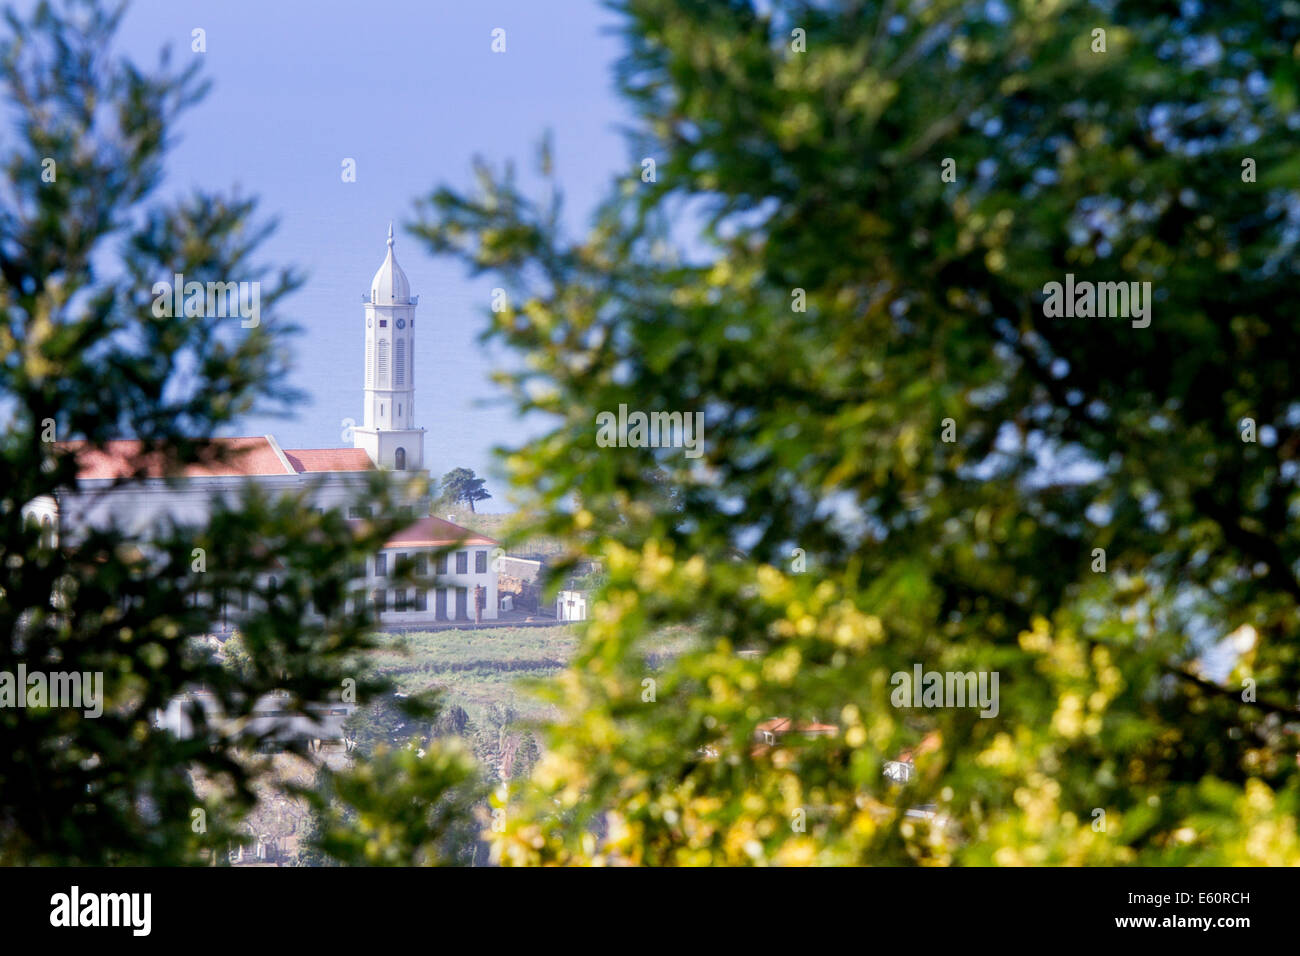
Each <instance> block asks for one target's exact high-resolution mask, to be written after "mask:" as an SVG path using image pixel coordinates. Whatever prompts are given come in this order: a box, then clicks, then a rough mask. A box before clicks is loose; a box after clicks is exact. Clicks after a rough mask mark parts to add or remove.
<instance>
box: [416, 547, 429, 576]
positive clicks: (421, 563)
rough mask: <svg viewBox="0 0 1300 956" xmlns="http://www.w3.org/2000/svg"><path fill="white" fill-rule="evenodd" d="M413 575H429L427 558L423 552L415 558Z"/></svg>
mask: <svg viewBox="0 0 1300 956" xmlns="http://www.w3.org/2000/svg"><path fill="white" fill-rule="evenodd" d="M415 573H416V574H420V575H424V574H428V573H429V556H428V555H427V554H425V553H424V552H423V551H421V552H420V553H419V554H417V555H416V556H415Z"/></svg>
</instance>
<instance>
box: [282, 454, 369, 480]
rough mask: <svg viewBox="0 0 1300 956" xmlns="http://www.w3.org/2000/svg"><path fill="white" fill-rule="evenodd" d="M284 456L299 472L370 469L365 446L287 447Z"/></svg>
mask: <svg viewBox="0 0 1300 956" xmlns="http://www.w3.org/2000/svg"><path fill="white" fill-rule="evenodd" d="M284 457H286V458H288V459H289V464H291V465H293V467H294V470H295V471H297V472H298V473H299V474H302V473H303V472H316V471H370V470H371V469H372V468H374V465H373V464H372V463H371V461H370V456H369V455H367V454H366V452H365V449H364V448H286V449H285V450H284Z"/></svg>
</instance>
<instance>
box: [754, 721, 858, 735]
mask: <svg viewBox="0 0 1300 956" xmlns="http://www.w3.org/2000/svg"><path fill="white" fill-rule="evenodd" d="M754 729H755V730H758V731H764V730H766V731H767V732H768V733H772V734H788V733H790V732H791V731H794V732H795V733H799V734H836V733H839V730H840V729H839V728H838V727H836V726H835V725H834V724H818V723H808V722H807V721H800V722H799V723H797V724H793V725H792V721H791V720H790V718H789V717H773V718H772V719H771V720H765V721H763V722H762V723H761V724H759V725H758V726H757V727H755V728H754Z"/></svg>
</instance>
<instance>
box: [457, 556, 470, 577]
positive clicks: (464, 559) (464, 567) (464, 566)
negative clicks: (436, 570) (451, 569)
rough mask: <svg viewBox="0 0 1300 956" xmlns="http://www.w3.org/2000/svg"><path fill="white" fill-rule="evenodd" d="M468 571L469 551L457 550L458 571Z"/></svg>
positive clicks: (459, 572)
mask: <svg viewBox="0 0 1300 956" xmlns="http://www.w3.org/2000/svg"><path fill="white" fill-rule="evenodd" d="M468 571H469V552H468V551H457V552H456V573H457V574H466V573H467V572H468Z"/></svg>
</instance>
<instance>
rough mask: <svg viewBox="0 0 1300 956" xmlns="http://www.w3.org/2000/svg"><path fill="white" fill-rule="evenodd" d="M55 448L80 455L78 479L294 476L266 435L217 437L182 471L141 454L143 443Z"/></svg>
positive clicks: (78, 443)
mask: <svg viewBox="0 0 1300 956" xmlns="http://www.w3.org/2000/svg"><path fill="white" fill-rule="evenodd" d="M55 448H56V449H58V450H59V451H70V452H72V453H73V454H75V455H76V456H77V477H78V478H79V479H94V478H129V477H131V476H132V475H133V474H136V473H137V471H138V472H139V473H140V475H141V477H144V478H162V477H165V476H167V475H168V474H171V475H182V476H184V477H187V478H198V477H205V478H215V477H229V476H238V475H287V474H292V472H290V471H288V470H287V469H286V468H285V467H284V462H283V461H281V460H280V456H279V455H277V454H276V453H275V449H274V448H273V447H272V446H271V443H270V442H269V441H268V440H267V439H266V437H265V436H263V437H260V438H215V439H213V440H212V441H211V443H210V448H209V449H207V450H205V451H204V452H203V454H202V457H203V459H204V460H203V461H202V462H197V463H191V464H188V465H184V466H182V467H181V468H180V469H176V468H175V466H174V465H171V466H169V465H168V462H167V461H166V458H165V457H164V456H163V455H162V454H161V453H159V452H150V453H149V454H147V455H142V454H141V444H140V442H138V441H136V440H135V439H117V440H114V441H109V442H105V443H104V446H103V447H102V448H93V447H90V446H87V444H86V443H85V442H82V441H75V442H58V443H57V444H56V445H55ZM221 459H224V460H221Z"/></svg>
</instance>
